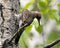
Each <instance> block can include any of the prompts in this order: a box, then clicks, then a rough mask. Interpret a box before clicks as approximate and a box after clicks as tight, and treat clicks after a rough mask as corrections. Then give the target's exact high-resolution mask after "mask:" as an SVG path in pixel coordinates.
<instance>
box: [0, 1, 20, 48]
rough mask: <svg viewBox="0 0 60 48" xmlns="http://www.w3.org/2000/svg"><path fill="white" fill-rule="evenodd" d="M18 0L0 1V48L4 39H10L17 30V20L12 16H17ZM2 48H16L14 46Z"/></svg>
mask: <svg viewBox="0 0 60 48" xmlns="http://www.w3.org/2000/svg"><path fill="white" fill-rule="evenodd" d="M19 7H20V2H19V0H0V48H2V44H3V43H4V42H5V40H6V39H10V38H11V37H12V36H13V34H14V33H15V32H16V31H17V29H18V22H17V18H16V17H15V15H14V14H19V10H20V9H19ZM14 43H15V41H13V42H12V45H11V46H10V45H9V46H6V47H4V48H17V46H15V45H14Z"/></svg>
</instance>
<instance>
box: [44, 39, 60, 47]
mask: <svg viewBox="0 0 60 48" xmlns="http://www.w3.org/2000/svg"><path fill="white" fill-rule="evenodd" d="M59 42H60V38H59V39H57V40H56V41H54V42H52V43H50V44H48V45H47V46H45V47H44V48H51V47H53V46H54V45H56V44H58V43H59Z"/></svg>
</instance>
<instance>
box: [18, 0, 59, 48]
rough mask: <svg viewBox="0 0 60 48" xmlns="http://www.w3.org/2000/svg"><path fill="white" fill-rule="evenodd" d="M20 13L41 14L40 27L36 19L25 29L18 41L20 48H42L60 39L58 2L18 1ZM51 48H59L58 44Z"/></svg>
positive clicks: (39, 0) (57, 0) (40, 0)
mask: <svg viewBox="0 0 60 48" xmlns="http://www.w3.org/2000/svg"><path fill="white" fill-rule="evenodd" d="M20 2H21V5H20V12H22V11H23V10H25V9H28V10H30V11H39V12H40V13H41V16H42V18H41V20H40V26H39V24H38V21H37V19H34V21H33V22H32V24H31V25H30V26H28V27H26V30H25V31H24V32H23V34H22V36H21V38H20V40H19V47H20V48H43V47H44V46H45V45H47V44H49V43H51V42H53V41H54V40H56V39H58V38H60V0H20ZM52 48H60V43H58V44H56V45H55V46H53V47H52Z"/></svg>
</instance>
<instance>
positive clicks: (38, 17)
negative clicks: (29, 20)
mask: <svg viewBox="0 0 60 48" xmlns="http://www.w3.org/2000/svg"><path fill="white" fill-rule="evenodd" d="M36 18H37V20H38V24H39V26H40V19H41V16H37V17H36Z"/></svg>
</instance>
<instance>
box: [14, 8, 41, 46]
mask: <svg viewBox="0 0 60 48" xmlns="http://www.w3.org/2000/svg"><path fill="white" fill-rule="evenodd" d="M34 18H37V20H38V23H39V25H40V19H41V14H40V12H38V11H29V10H27V9H26V10H24V11H23V12H22V13H21V16H20V20H22V23H21V24H20V21H19V24H20V27H23V26H24V25H25V24H27V25H26V26H25V27H27V26H29V25H30V24H31V23H32V22H33V20H34ZM20 27H19V28H20ZM25 27H23V28H22V29H20V30H19V29H18V32H17V33H16V34H15V35H14V36H13V37H14V38H15V44H16V45H17V44H18V41H19V39H20V36H21V35H22V33H23V31H24V30H25Z"/></svg>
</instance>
